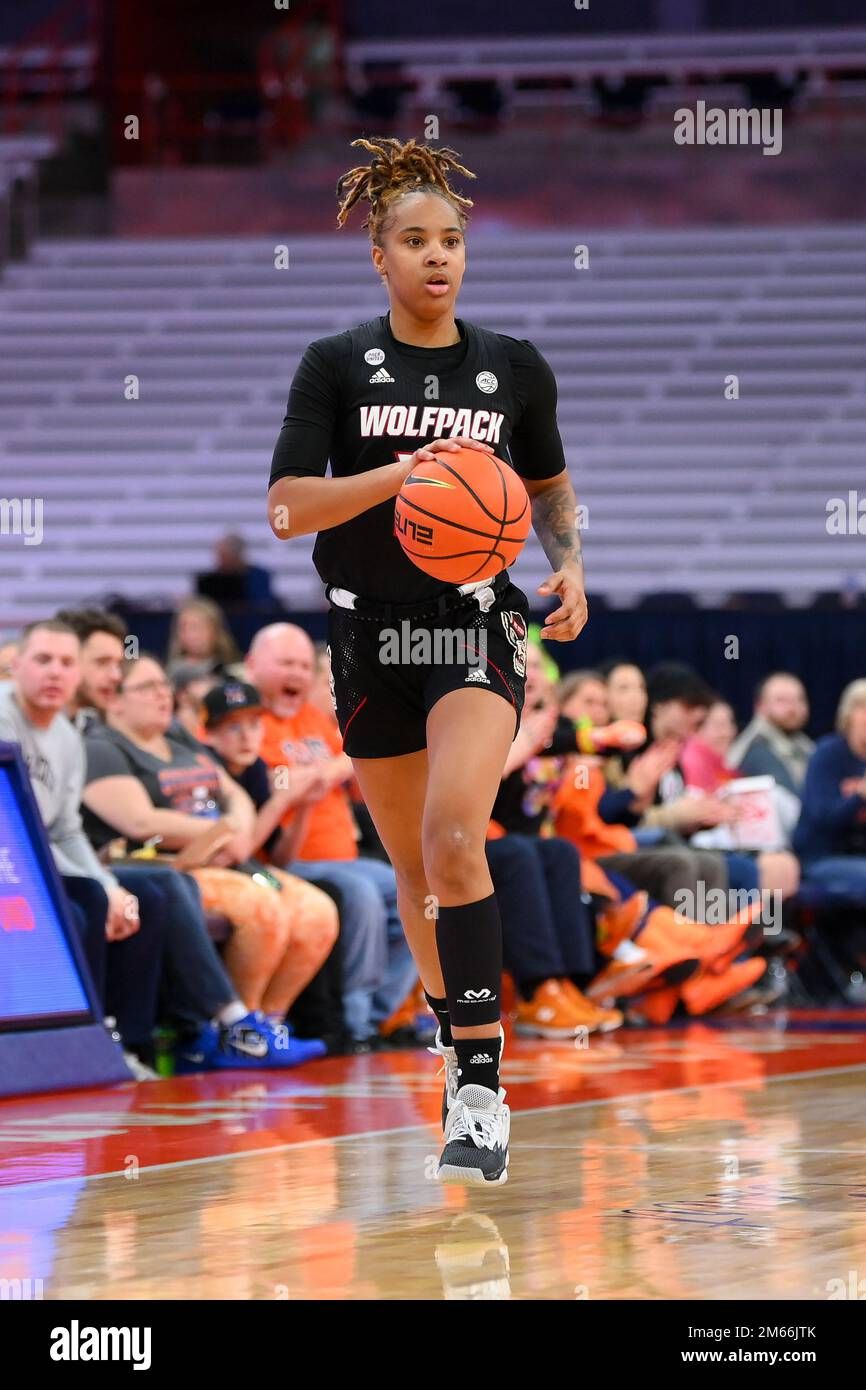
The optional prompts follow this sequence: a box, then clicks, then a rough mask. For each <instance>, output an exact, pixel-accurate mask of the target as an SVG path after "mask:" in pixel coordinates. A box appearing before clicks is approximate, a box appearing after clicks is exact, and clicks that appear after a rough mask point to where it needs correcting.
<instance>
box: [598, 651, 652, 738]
mask: <svg viewBox="0 0 866 1390" xmlns="http://www.w3.org/2000/svg"><path fill="white" fill-rule="evenodd" d="M602 674H604V675H605V684H606V686H607V705H608V717H609V718H610V719H636V720H637V721H638V723H639V724H643V723H644V721H645V719H646V705H647V698H646V681H645V680H644V676H643V671H642V670H641V669H640V667H639V666H633V665H632V664H631V662H628V661H617V662H614V663H613V665H611V666H609V667H608V668H607V670H606V672H605V671H604V670H603V672H602Z"/></svg>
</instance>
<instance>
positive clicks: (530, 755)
mask: <svg viewBox="0 0 866 1390" xmlns="http://www.w3.org/2000/svg"><path fill="white" fill-rule="evenodd" d="M576 746H577V744H576V731H575V728H574V725H573V724H572V723H570V722H569V721H568V720H560V719H558V717H557V710H556V708H555V706H554V705H553V703H552V700H551V694H550V683H549V681H548V680H547V677H546V675H545V672H544V668H543V665H542V654H541V652H540V651H539V649H538V647H537V645H536V644H535V643H534V642H531V641H528V642H527V644H526V698H525V703H524V711H523V715H522V718H521V721H520V728H519V730H518V733H517V737H516V738H515V740H514V742H513V743H512V745H511V748H510V750H509V754H508V758H507V759H506V763H505V767H504V769H503V774H502V781H501V783H500V787H499V791H498V793H497V797H496V801H495V802H494V805H493V817H492V820H491V828H490V831H489V832H488V839H487V844H486V847H485V849H486V857H487V863H488V867H489V869H490V877H491V878H492V880H493V885H494V888H495V890H496V894H497V898H498V901H499V907H500V913H501V916H502V942H503V956H504V961H505V966H506V968H507V969H508V970H509V972H510V973H511V975H512V976H513V978H514V983H515V987H516V990H517V996H518V1002H517V1021H516V1024H515V1028H516V1030H517V1031H518V1032H519V1033H525V1034H527V1035H528V1036H530V1037H542V1038H568V1037H571V1038H573V1037H574V1036H575V1035H576V1034H577V1033H578V1032H580V1031H581V1030H582V1029H586V1030H588V1031H589V1032H595V1031H596V1030H599V1031H601V1032H608V1031H610V1030H612V1029H614V1028H619V1027H620V1026H621V1024H622V1022H623V1017H622V1014H621V1013H620V1012H619V1011H618V1010H616V1009H604V1008H600V1007H599V1006H598V1005H596V1004H593V1003H592V1002H591V1000H590V999H588V998H587V997H586V995H585V994H584V993H583V991H582V989H581V986H585V985H587V984H588V982H589V981H590V980H591V979H592V978H593V976H594V975H595V974H596V973H597V972H596V960H595V947H594V938H595V929H594V924H593V918H592V915H591V913H590V910H589V905H588V896H587V895H586V894H585V893H584V891H583V886H582V883H581V863H580V855H579V853H578V852H577V850H576V848H575V846H574V845H573V844H571V843H569V841H567V840H564V839H562V838H560V837H559V836H557V835H554V834H552V833H551V832H552V825H551V804H552V799H553V796H554V794H555V790H556V787H557V786H558V783H559V778H560V776H561V769H562V762H563V759H562V757H561V756H559V755H560V754H561V753H562V752H563V751H567V752H572V751H574V749H575V748H576Z"/></svg>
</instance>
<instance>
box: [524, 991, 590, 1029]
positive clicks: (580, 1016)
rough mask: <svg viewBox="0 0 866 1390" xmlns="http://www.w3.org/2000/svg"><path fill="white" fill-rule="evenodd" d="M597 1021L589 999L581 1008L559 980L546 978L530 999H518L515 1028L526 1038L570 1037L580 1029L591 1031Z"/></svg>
mask: <svg viewBox="0 0 866 1390" xmlns="http://www.w3.org/2000/svg"><path fill="white" fill-rule="evenodd" d="M599 1023H600V1011H599V1010H598V1009H597V1008H596V1007H595V1005H594V1004H590V1002H589V1000H588V999H587V1000H585V1008H584V1009H581V1008H579V1007H578V1005H577V1004H576V1003H575V1001H574V999H573V998H572V997H571V995H570V994H569V992H568V990H566V989H565V986H564V982H563V981H562V980H545V981H544V983H543V984H540V985H539V986H538V989H537V990H536V991H535V993H534V994H533V996H532V998H531V999H528V1000H523V999H521V1000H519V1001H518V1004H517V1020H516V1022H515V1024H514V1031H515V1033H521V1034H523V1036H524V1037H529V1038H573V1037H575V1036H576V1034H577V1033H578V1031H579V1029H581V1028H588V1029H589V1031H590V1032H591V1033H594V1032H595V1030H596V1028H598V1026H599Z"/></svg>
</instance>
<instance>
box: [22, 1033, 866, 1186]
mask: <svg viewBox="0 0 866 1390" xmlns="http://www.w3.org/2000/svg"><path fill="white" fill-rule="evenodd" d="M780 1022H781V1021H780V1020H778V1019H775V1018H772V1019H768V1020H767V1021H766V1022H765V1023H764V1024H762V1025H761V1026H754V1025H752V1026H748V1027H743V1026H741V1027H736V1028H732V1027H729V1028H715V1027H708V1026H706V1025H701V1024H689V1025H687V1026H685V1027H682V1028H677V1029H671V1030H652V1031H648V1032H637V1031H626V1032H623V1033H620V1034H617V1035H614V1036H613V1037H609V1038H604V1039H598V1040H595V1039H592V1040H591V1041H590V1045H589V1046H588V1047H587V1048H585V1049H578V1048H571V1047H569V1046H567V1045H566V1044H563V1043H541V1042H527V1041H522V1040H516V1039H514V1038H512V1039H511V1040H510V1041H509V1044H508V1046H507V1049H506V1054H505V1062H504V1067H503V1084H504V1085H505V1086H506V1087H507V1090H508V1099H509V1103H510V1104H511V1106H512V1109H513V1110H514V1111H515V1112H519V1111H527V1110H536V1109H539V1108H542V1107H554V1108H555V1107H558V1106H563V1105H573V1104H575V1103H577V1104H590V1103H592V1102H598V1101H603V1100H610V1099H612V1098H623V1099H625V1098H627V1097H630V1096H631V1097H640V1098H641V1100H642V1101H643V1102H646V1101H647V1099H648V1098H649V1099H650V1100H651V1102H652V1105H653V1107H655V1108H659V1109H662V1110H665V1111H666V1113H670V1112H671V1109H672V1108H673V1109H675V1110H676V1111H677V1113H678V1114H681V1115H682V1116H683V1117H688V1116H689V1115H692V1114H693V1115H694V1117H695V1118H699V1117H702V1116H703V1117H709V1118H729V1119H743V1118H744V1117H745V1115H746V1110H745V1106H744V1104H743V1097H744V1094H745V1093H746V1092H754V1091H756V1090H757V1091H760V1090H761V1089H762V1088H763V1086H764V1083H765V1081H766V1080H767V1079H768V1078H770V1077H778V1076H786V1075H791V1074H796V1073H809V1072H820V1071H822V1070H833V1071H835V1070H838V1069H840V1068H842V1069H844V1068H848V1067H855V1066H858V1065H861V1064H863V1063H866V1012H864V1011H860V1013H858V1014H854V1013H852V1012H851V1011H845V1012H844V1013H842V1012H840V1013H839V1014H837V1015H831V1014H826V1013H824V1014H820V1013H812V1014H808V1015H807V1014H803V1015H799V1016H793V1015H792V1016H791V1018H790V1019H789V1020H788V1023H789V1026H788V1027H787V1029H785V1028H783V1027H781V1026H780ZM436 1065H437V1064H436V1059H435V1058H433V1057H430V1056H429V1055H428V1054H427V1053H426V1052H424V1051H418V1052H395V1053H382V1054H378V1055H374V1056H368V1057H354V1058H348V1059H332V1060H327V1061H322V1062H314V1063H311V1064H308V1065H307V1066H305V1067H303V1068H301V1069H298V1070H294V1071H289V1072H284V1073H280V1072H267V1073H258V1074H256V1073H251V1072H229V1073H223V1074H218V1075H213V1074H212V1075H208V1076H203V1077H184V1078H181V1079H175V1080H164V1081H159V1082H149V1083H138V1084H133V1083H130V1084H127V1085H123V1086H119V1087H116V1088H113V1089H111V1090H101V1091H93V1090H91V1091H76V1092H65V1093H62V1094H54V1095H46V1096H39V1097H35V1098H32V1099H26V1100H20V1099H19V1100H11V1101H5V1102H0V1188H3V1187H10V1186H17V1185H20V1184H34V1183H36V1184H41V1183H46V1182H48V1183H52V1182H56V1181H57V1180H58V1179H59V1180H61V1181H62V1180H64V1179H66V1180H71V1181H76V1180H81V1179H86V1178H91V1177H98V1176H99V1175H103V1174H117V1173H124V1172H131V1171H132V1170H134V1169H143V1168H151V1167H159V1166H162V1165H166V1164H188V1163H190V1162H195V1161H197V1160H199V1161H201V1160H207V1159H213V1158H220V1157H225V1156H230V1155H237V1154H241V1153H246V1152H255V1151H260V1150H266V1149H282V1148H291V1147H295V1146H298V1145H304V1144H309V1143H310V1142H311V1141H312V1142H317V1141H321V1140H323V1139H333V1138H337V1137H340V1136H348V1135H360V1134H369V1133H370V1132H371V1131H395V1130H400V1129H406V1128H411V1127H417V1126H422V1125H430V1126H431V1129H432V1128H433V1127H435V1126H436V1125H437V1122H438V1114H439V1106H440V1100H441V1081H440V1080H438V1079H437V1076H436Z"/></svg>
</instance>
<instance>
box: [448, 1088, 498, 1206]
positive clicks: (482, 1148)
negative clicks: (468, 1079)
mask: <svg viewBox="0 0 866 1390" xmlns="http://www.w3.org/2000/svg"><path fill="white" fill-rule="evenodd" d="M504 1101H505V1092H504V1091H503V1090H502V1088H501V1087H500V1090H499V1093H498V1094H496V1093H494V1092H493V1091H489V1090H488V1089H487V1087H486V1086H471V1085H470V1086H461V1087H460V1090H459V1091H458V1092H457V1094H456V1096H455V1097H454V1100H453V1101H452V1103H451V1105H450V1106H449V1109H448V1116H447V1119H446V1121H445V1146H444V1148H443V1149H442V1156H441V1158H440V1159H439V1168H438V1170H437V1173H436V1176H437V1178H438V1179H439V1181H440V1182H459V1183H488V1182H496V1183H503V1182H507V1181H508V1136H509V1133H510V1131H511V1111H510V1109H509V1108H508V1106H507V1105H506V1104H505V1103H504Z"/></svg>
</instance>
